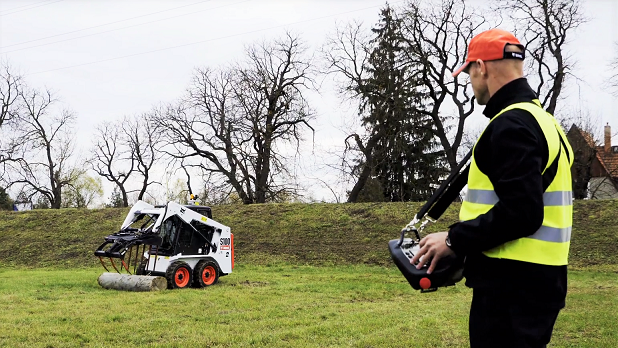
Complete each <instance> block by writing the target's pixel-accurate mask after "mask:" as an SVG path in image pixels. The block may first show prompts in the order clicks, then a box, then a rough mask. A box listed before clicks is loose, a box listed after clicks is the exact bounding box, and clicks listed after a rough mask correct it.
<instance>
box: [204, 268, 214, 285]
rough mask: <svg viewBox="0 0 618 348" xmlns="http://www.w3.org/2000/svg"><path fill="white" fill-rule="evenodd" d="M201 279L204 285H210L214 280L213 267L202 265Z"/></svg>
mask: <svg viewBox="0 0 618 348" xmlns="http://www.w3.org/2000/svg"><path fill="white" fill-rule="evenodd" d="M202 281H203V282H204V284H206V285H210V284H212V283H214V282H215V268H214V267H212V266H206V267H204V270H203V271H202Z"/></svg>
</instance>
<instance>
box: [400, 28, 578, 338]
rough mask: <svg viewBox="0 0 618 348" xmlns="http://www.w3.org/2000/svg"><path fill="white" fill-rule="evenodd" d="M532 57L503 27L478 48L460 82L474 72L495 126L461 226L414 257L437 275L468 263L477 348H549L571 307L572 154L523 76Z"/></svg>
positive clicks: (428, 241)
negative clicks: (454, 260) (456, 259)
mask: <svg viewBox="0 0 618 348" xmlns="http://www.w3.org/2000/svg"><path fill="white" fill-rule="evenodd" d="M524 55H525V51H524V46H523V45H521V43H520V42H519V40H517V38H515V36H513V34H511V33H509V32H506V31H503V30H499V29H492V30H488V31H485V32H483V33H480V34H479V35H477V36H475V37H474V38H473V39H472V40H471V41H470V45H469V47H468V57H467V58H466V62H465V64H464V65H463V66H462V67H461V68H460V69H459V70H457V71H455V73H453V76H457V75H458V74H459V73H460V72H462V71H463V72H465V73H467V74H469V76H470V83H471V84H472V89H473V90H474V96H475V97H476V100H477V102H478V103H479V104H480V105H486V107H485V110H484V112H483V113H484V114H485V116H487V117H488V118H489V119H490V122H489V124H488V125H487V127H486V128H485V130H484V131H483V133H482V134H481V136H480V137H479V139H478V140H477V143H476V145H475V147H474V150H473V156H472V162H471V166H470V172H469V175H468V191H467V193H466V198H465V200H464V202H463V203H462V206H461V211H460V215H459V217H460V222H458V223H456V224H454V225H452V226H450V227H449V231H448V232H441V233H434V234H430V235H428V236H426V237H425V238H423V239H422V240H421V242H420V246H421V249H420V251H419V253H418V254H417V255H415V257H414V258H413V260H412V263H413V264H416V263H417V262H418V264H417V268H421V267H422V266H423V265H424V264H426V263H428V264H430V265H429V268H428V273H430V272H431V271H433V269H434V267H435V265H436V263H437V261H438V260H439V259H440V258H442V257H444V256H446V255H451V254H453V253H454V254H456V255H458V256H465V257H466V261H465V269H464V275H465V277H466V286H468V287H471V288H473V297H472V304H471V307H470V321H469V332H470V345H471V347H472V348H476V347H545V346H546V344H547V343H548V342H549V341H550V339H551V334H552V331H553V327H554V323H555V321H556V318H557V316H558V313H559V311H560V310H561V309H562V308H563V307H564V305H565V303H564V300H565V297H566V291H567V258H568V252H569V243H570V236H571V225H572V213H573V208H572V191H571V176H570V166H571V164H572V160H573V151H572V149H571V147H570V145H569V143H568V141H567V139H566V136H565V135H564V132H563V131H562V129H561V128H560V126H559V125H558V124H557V122H556V121H555V119H554V118H553V116H551V115H549V114H548V113H546V112H545V111H544V110H543V109H542V108H541V106H540V103H539V101H538V100H537V96H536V95H535V93H534V91H533V90H532V89H531V88H530V86H529V85H528V82H527V80H526V79H525V78H524V77H523V59H524ZM421 256H423V258H422V259H421Z"/></svg>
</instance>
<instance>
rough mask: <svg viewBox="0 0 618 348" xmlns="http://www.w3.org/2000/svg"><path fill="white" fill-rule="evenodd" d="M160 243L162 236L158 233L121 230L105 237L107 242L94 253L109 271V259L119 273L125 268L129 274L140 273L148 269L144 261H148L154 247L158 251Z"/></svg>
mask: <svg viewBox="0 0 618 348" xmlns="http://www.w3.org/2000/svg"><path fill="white" fill-rule="evenodd" d="M159 245H161V237H159V236H158V235H153V234H147V235H144V234H140V233H137V232H131V231H120V232H117V233H114V234H111V235H109V236H107V237H105V242H103V244H101V245H100V246H99V247H98V248H97V250H95V252H94V255H95V256H97V257H98V258H99V260H100V261H101V265H103V268H105V270H106V271H107V272H110V270H109V268H108V267H107V266H106V261H104V260H109V263H110V264H111V266H112V268H113V269H114V270H115V271H116V272H118V273H122V272H123V270H125V271H126V272H128V273H129V274H137V273H140V272H139V270H140V269H146V266H147V265H146V264H143V263H144V262H148V260H149V258H148V255H150V253H151V252H152V250H153V249H154V250H155V251H156V250H157V249H158V248H157V247H158V246H159ZM153 247H154V248H153ZM115 259H117V262H118V265H117V264H116V262H115V261H114V260H115Z"/></svg>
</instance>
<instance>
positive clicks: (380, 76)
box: [358, 5, 448, 201]
mask: <svg viewBox="0 0 618 348" xmlns="http://www.w3.org/2000/svg"><path fill="white" fill-rule="evenodd" d="M380 17H381V18H380V21H379V23H378V25H377V26H376V27H375V28H373V29H372V32H373V33H374V34H375V37H374V39H373V40H372V41H371V44H372V46H373V49H372V51H371V53H370V55H369V59H368V67H367V71H368V72H369V76H368V78H367V79H366V80H365V81H364V83H363V84H361V85H360V86H359V91H358V92H359V94H361V95H362V96H363V105H362V107H361V110H362V111H365V112H364V116H363V118H362V123H363V125H364V126H365V127H366V128H367V129H368V130H369V131H370V133H371V134H374V135H379V136H376V137H374V139H375V145H374V147H373V153H372V156H371V161H372V163H361V165H369V166H371V173H372V177H375V178H376V179H377V180H378V181H379V184H380V185H379V186H380V187H381V188H382V191H383V196H384V198H385V200H387V201H418V200H426V199H428V198H429V197H430V196H431V194H432V193H433V190H434V189H433V187H432V186H433V185H434V184H436V183H437V182H438V181H439V178H440V176H441V175H444V174H446V173H447V172H448V171H447V169H446V168H445V166H444V155H443V153H442V151H439V150H438V149H439V146H438V144H437V142H436V139H435V137H434V134H433V132H432V130H431V125H432V121H431V119H430V118H429V117H428V116H426V115H424V114H423V113H421V112H420V111H419V110H421V109H422V108H423V103H424V101H425V97H426V93H425V92H424V91H422V90H421V89H420V87H419V86H420V83H419V81H418V80H417V79H415V78H413V77H412V75H413V74H411V71H413V69H414V68H415V67H414V66H413V65H412V64H411V63H409V62H410V61H409V60H404V59H402V58H403V55H404V54H405V51H404V50H406V47H405V40H403V38H402V36H401V35H402V31H401V21H400V20H399V19H398V18H396V17H395V16H394V14H393V11H392V9H391V8H390V7H389V6H388V5H387V6H386V8H384V9H383V10H382V11H381V15H380ZM374 186H375V184H374Z"/></svg>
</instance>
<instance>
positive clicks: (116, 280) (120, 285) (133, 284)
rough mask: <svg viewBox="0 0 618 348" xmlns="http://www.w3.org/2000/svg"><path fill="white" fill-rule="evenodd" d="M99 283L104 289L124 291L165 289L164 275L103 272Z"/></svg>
mask: <svg viewBox="0 0 618 348" xmlns="http://www.w3.org/2000/svg"><path fill="white" fill-rule="evenodd" d="M99 285H101V286H102V287H103V288H105V289H113V290H124V291H159V290H165V289H167V280H166V279H165V277H156V276H144V275H129V274H118V273H103V274H101V275H100V276H99Z"/></svg>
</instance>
